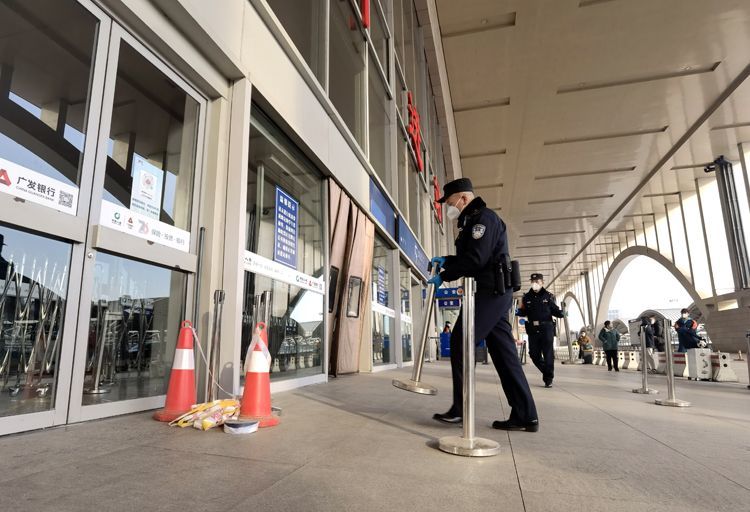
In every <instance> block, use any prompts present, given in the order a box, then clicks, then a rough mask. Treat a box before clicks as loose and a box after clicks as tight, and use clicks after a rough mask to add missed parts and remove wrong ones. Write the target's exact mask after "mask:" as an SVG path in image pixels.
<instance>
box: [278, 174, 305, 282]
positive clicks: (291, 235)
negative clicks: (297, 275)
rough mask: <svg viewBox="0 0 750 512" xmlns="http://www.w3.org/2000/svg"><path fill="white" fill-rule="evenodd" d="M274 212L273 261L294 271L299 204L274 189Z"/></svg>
mask: <svg viewBox="0 0 750 512" xmlns="http://www.w3.org/2000/svg"><path fill="white" fill-rule="evenodd" d="M275 211H276V222H275V228H274V237H273V239H274V249H273V259H274V261H278V262H279V263H281V264H283V265H286V266H287V267H291V268H294V269H296V268H297V226H298V221H299V203H298V202H297V201H296V200H295V199H294V198H293V197H292V196H290V195H289V194H287V193H286V192H284V191H283V190H282V189H281V188H280V187H276V210H275Z"/></svg>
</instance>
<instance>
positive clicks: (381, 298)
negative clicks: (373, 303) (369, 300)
mask: <svg viewBox="0 0 750 512" xmlns="http://www.w3.org/2000/svg"><path fill="white" fill-rule="evenodd" d="M377 269H378V303H379V304H382V305H383V306H388V289H387V288H386V286H385V269H384V268H383V267H377Z"/></svg>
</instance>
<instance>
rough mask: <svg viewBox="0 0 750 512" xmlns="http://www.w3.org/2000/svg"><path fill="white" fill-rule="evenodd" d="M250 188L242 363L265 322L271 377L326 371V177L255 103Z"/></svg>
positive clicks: (248, 190)
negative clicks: (324, 293)
mask: <svg viewBox="0 0 750 512" xmlns="http://www.w3.org/2000/svg"><path fill="white" fill-rule="evenodd" d="M247 188H248V189H247V208H246V211H245V215H246V219H247V238H246V247H245V249H246V258H245V259H246V262H245V265H246V266H245V270H246V272H245V292H244V303H243V314H242V345H241V352H240V357H241V364H242V365H243V367H244V364H245V362H246V361H245V357H246V352H247V349H248V347H249V345H250V343H251V341H252V338H253V335H254V333H255V326H256V324H257V323H258V322H264V323H265V324H266V325H267V326H268V342H269V351H270V352H271V357H272V364H271V379H272V380H273V379H280V378H289V377H302V376H307V375H317V374H320V373H322V371H323V366H322V364H323V362H322V357H323V348H324V347H323V339H324V332H325V331H324V314H323V313H324V311H323V308H324V295H323V290H324V289H325V287H324V276H325V262H324V255H325V253H324V247H323V243H324V240H325V238H324V236H323V202H322V199H323V181H322V177H321V175H320V173H319V172H318V170H317V169H316V168H315V167H314V166H313V164H312V163H311V162H310V161H309V160H308V159H307V158H306V157H305V156H304V155H303V154H302V153H301V152H300V151H299V150H298V149H297V148H296V147H295V146H294V145H293V144H292V142H291V141H290V140H289V139H288V138H287V137H286V136H285V135H284V134H283V133H282V132H281V131H280V130H279V129H278V128H277V127H276V126H275V125H274V124H273V123H272V122H271V121H270V120H269V119H268V118H267V117H266V116H265V115H264V114H263V113H262V112H260V111H259V110H257V109H255V108H254V109H253V114H252V124H251V128H250V158H249V169H248V182H247ZM248 258H250V260H251V262H252V265H251V266H250V267H248ZM253 265H254V266H253ZM251 270H252V271H251ZM241 378H243V379H244V372H242V374H241Z"/></svg>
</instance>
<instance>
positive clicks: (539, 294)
mask: <svg viewBox="0 0 750 512" xmlns="http://www.w3.org/2000/svg"><path fill="white" fill-rule="evenodd" d="M518 316H522V317H526V318H527V321H526V333H527V334H528V335H529V356H530V357H531V360H532V361H533V362H534V366H536V367H537V368H539V371H540V372H542V380H543V381H544V387H547V388H551V387H552V379H554V378H555V354H554V350H553V347H552V342H553V341H554V339H555V322H554V320H552V317H553V316H556V317H557V318H562V317H563V316H565V315H564V313H563V312H562V311H561V310H560V308H559V307H558V306H557V303H556V302H555V296H554V295H552V294H551V293H550V292H548V291H547V290H545V289H544V276H543V275H542V274H531V289H530V290H529V291H528V292H526V293H525V294H524V295H523V299H521V305H520V306H519V308H518Z"/></svg>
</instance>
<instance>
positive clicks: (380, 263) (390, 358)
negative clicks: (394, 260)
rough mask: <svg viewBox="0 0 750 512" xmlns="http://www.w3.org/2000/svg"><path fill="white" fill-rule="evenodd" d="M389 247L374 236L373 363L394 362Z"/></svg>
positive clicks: (372, 295) (371, 297)
mask: <svg viewBox="0 0 750 512" xmlns="http://www.w3.org/2000/svg"><path fill="white" fill-rule="evenodd" d="M390 252H391V251H390V247H389V246H388V245H387V243H386V242H385V240H383V239H382V238H381V237H380V236H378V235H376V236H375V249H374V252H373V257H372V285H371V286H372V290H371V296H370V299H371V301H372V362H373V364H374V365H380V364H388V363H393V362H395V358H394V355H393V354H394V352H393V351H394V348H393V343H392V342H391V336H392V333H393V319H394V318H395V316H396V314H395V311H394V310H393V309H391V300H392V299H391V293H390V290H391V273H390V272H389V268H390Z"/></svg>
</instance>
